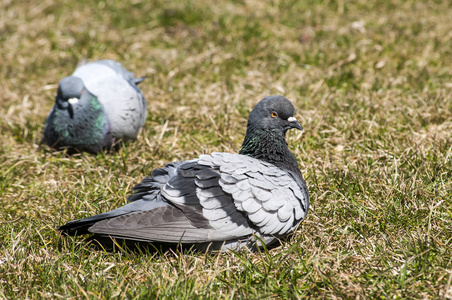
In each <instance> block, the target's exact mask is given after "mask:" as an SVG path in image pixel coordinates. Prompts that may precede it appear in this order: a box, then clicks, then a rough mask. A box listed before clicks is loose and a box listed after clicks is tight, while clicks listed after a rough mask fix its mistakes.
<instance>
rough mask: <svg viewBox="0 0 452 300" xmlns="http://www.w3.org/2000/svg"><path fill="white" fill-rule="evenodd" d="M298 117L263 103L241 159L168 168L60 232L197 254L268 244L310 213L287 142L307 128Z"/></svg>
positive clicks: (282, 104) (275, 101)
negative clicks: (124, 200) (123, 200)
mask: <svg viewBox="0 0 452 300" xmlns="http://www.w3.org/2000/svg"><path fill="white" fill-rule="evenodd" d="M293 115H294V107H293V105H292V103H291V102H290V101H289V100H288V99H286V98H284V97H282V96H268V97H265V98H264V99H262V100H261V101H260V102H259V103H258V104H257V105H256V107H255V108H254V109H253V111H252V112H251V113H250V116H249V119H248V125H247V131H246V136H245V140H244V142H243V145H242V149H241V150H240V154H233V153H218V152H217V153H212V154H211V155H201V156H200V157H199V158H198V159H194V160H189V161H181V162H174V163H170V164H167V165H166V166H164V167H163V168H161V169H156V170H154V171H153V172H152V177H147V178H144V179H143V181H142V182H141V183H139V184H137V185H136V186H135V187H134V188H133V190H135V192H136V193H135V194H133V195H132V196H130V197H129V200H130V201H131V203H129V204H127V205H125V206H123V207H120V208H118V209H115V210H112V211H109V212H106V213H102V214H99V215H96V216H93V217H88V218H85V219H80V220H75V221H70V222H68V223H66V224H65V225H63V226H61V227H59V228H58V230H60V231H62V232H63V233H66V234H68V235H74V234H79V235H80V234H86V233H94V234H95V236H94V238H98V239H102V238H104V240H105V237H107V238H108V239H109V238H110V237H112V238H115V239H120V240H125V241H138V242H151V243H153V244H165V243H169V244H182V245H184V246H186V245H188V246H192V247H194V248H195V249H198V250H207V249H209V250H218V249H221V250H227V249H234V250H237V249H240V248H242V247H244V246H246V247H248V248H250V249H253V250H254V249H256V247H259V246H260V245H261V241H262V242H263V243H265V244H267V245H268V244H271V243H272V242H275V241H276V240H277V239H279V238H282V237H284V236H286V235H287V234H288V233H290V232H292V231H294V230H295V229H296V228H297V227H298V225H299V224H300V223H301V221H302V220H303V219H304V218H305V216H306V214H307V212H308V208H309V194H308V190H307V187H306V184H305V181H304V179H303V176H302V174H301V172H300V169H299V168H298V163H297V160H296V158H295V156H294V155H293V154H292V153H291V152H290V151H289V148H288V146H287V143H286V138H285V135H286V132H287V130H289V129H291V128H296V129H299V130H302V127H301V125H300V124H299V123H298V122H297V120H296V119H295V118H294V116H293ZM256 237H258V238H259V239H256Z"/></svg>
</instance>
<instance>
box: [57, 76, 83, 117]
mask: <svg viewBox="0 0 452 300" xmlns="http://www.w3.org/2000/svg"><path fill="white" fill-rule="evenodd" d="M83 88H84V84H83V81H82V80H81V79H80V78H78V77H75V76H68V77H66V78H63V79H62V80H61V81H60V83H59V84H58V93H57V98H56V103H57V105H58V108H60V109H66V108H68V107H69V106H71V105H75V104H76V103H78V101H79V100H80V97H81V96H82V93H83Z"/></svg>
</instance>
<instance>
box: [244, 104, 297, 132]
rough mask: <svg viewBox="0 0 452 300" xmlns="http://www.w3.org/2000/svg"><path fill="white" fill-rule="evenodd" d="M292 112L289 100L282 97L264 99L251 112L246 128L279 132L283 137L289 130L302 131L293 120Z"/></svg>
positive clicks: (292, 108)
mask: <svg viewBox="0 0 452 300" xmlns="http://www.w3.org/2000/svg"><path fill="white" fill-rule="evenodd" d="M294 112H295V109H294V107H293V105H292V103H291V102H290V100H289V99H287V98H285V97H283V96H268V97H265V98H264V99H262V100H261V101H259V103H258V104H257V105H256V107H255V108H254V109H253V110H252V111H251V113H250V116H249V118H248V128H249V127H251V129H253V128H256V127H257V128H258V129H261V130H269V131H274V132H280V133H282V134H283V135H285V133H286V132H287V130H289V129H291V128H296V129H299V130H303V127H302V126H301V125H300V123H298V122H297V119H295V118H294V116H293V115H294Z"/></svg>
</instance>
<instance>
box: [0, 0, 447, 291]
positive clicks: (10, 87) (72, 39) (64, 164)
mask: <svg viewBox="0 0 452 300" xmlns="http://www.w3.org/2000/svg"><path fill="white" fill-rule="evenodd" d="M149 2H152V4H150V3H147V1H141V0H138V1H133V3H132V4H126V3H124V1H116V0H107V1H102V2H97V1H67V0H63V1H56V0H45V1H38V2H33V3H34V4H33V5H30V3H31V2H29V1H21V0H17V1H8V0H6V1H2V2H1V3H0V43H1V45H2V46H1V47H0V58H1V63H0V78H1V79H0V90H1V97H0V116H1V117H0V132H1V142H0V207H1V208H0V298H4V299H15V298H17V299H26V298H64V299H80V298H90V299H97V298H101V299H110V298H119V299H122V298H127V299H134V298H155V297H158V298H161V299H174V298H177V299H184V298H185V299H197V298H218V299H230V298H243V299H257V298H325V299H336V298H351V299H366V298H367V299H373V298H380V299H397V298H399V299H400V298H406V299H413V298H419V299H425V298H449V299H451V298H452V282H451V280H452V247H451V238H452V237H451V235H452V200H451V198H452V157H451V155H452V99H451V92H452V76H451V75H452V22H451V21H450V16H451V15H452V4H451V2H450V1H403V0H391V1H388V0H380V1H364V0H359V1H353V2H351V1H339V0H338V1H334V0H331V1H294V0H281V1H278V0H275V1H258V0H250V1H241V0H238V1H227V2H226V1H207V0H201V1H188V2H187V1H149ZM84 58H87V59H89V60H95V59H101V58H110V59H115V60H118V61H120V62H121V63H123V65H124V66H125V67H127V68H128V69H130V70H132V71H133V72H134V73H135V74H136V75H137V76H143V75H146V76H148V79H147V80H146V81H145V82H143V83H142V84H141V86H140V87H141V89H142V91H143V93H144V95H145V96H146V98H147V101H148V104H149V109H148V119H147V122H146V127H145V128H144V130H143V131H142V133H141V134H140V136H139V138H138V140H137V141H136V142H135V143H134V144H132V145H130V146H129V147H127V148H126V149H124V151H120V152H117V153H114V154H111V155H104V154H99V155H97V156H92V155H87V154H82V155H77V156H75V157H66V156H65V155H64V153H52V152H50V151H49V150H48V149H47V148H45V147H40V146H39V140H40V137H41V133H42V130H43V126H44V121H45V118H46V116H47V114H48V112H49V111H50V109H51V107H52V105H53V102H54V95H55V93H56V84H57V83H58V81H59V80H60V79H61V78H62V77H64V76H67V75H69V74H70V73H71V72H72V70H73V69H74V67H75V65H76V64H77V63H78V62H79V61H80V60H82V59H84ZM269 94H282V95H285V96H286V97H288V98H289V99H291V100H292V101H293V102H294V104H295V106H296V117H297V118H298V119H299V121H300V123H301V124H302V125H303V127H304V129H305V131H304V132H303V133H302V134H301V133H291V134H290V135H289V146H290V148H291V150H292V151H293V152H294V153H295V155H296V157H297V158H298V160H299V165H300V168H301V169H302V172H303V174H304V176H305V178H306V181H307V183H308V186H309V191H310V194H311V201H312V209H311V211H310V212H309V215H308V217H307V219H306V221H305V222H304V223H303V224H302V225H301V226H300V228H299V229H298V230H297V232H296V234H295V235H294V236H293V238H292V239H291V240H290V241H289V242H288V243H286V244H284V245H283V246H282V247H280V248H277V249H273V250H271V251H268V252H266V251H264V252H262V253H254V254H253V253H247V252H240V253H229V254H216V253H211V254H186V255H179V254H174V255H165V256H161V257H157V256H153V255H151V254H149V253H148V254H142V255H138V254H130V253H125V252H120V253H107V252H103V251H94V250H93V249H92V248H91V247H90V246H89V245H85V244H84V243H83V239H81V238H63V237H61V236H60V235H59V234H58V232H57V231H56V230H55V228H56V227H57V226H58V225H61V224H62V223H64V222H65V221H67V220H71V219H74V218H80V217H84V216H88V215H92V214H95V213H99V212H102V211H105V210H109V209H112V208H115V207H118V206H119V205H123V204H125V203H126V197H127V196H128V195H130V188H131V187H132V186H133V185H134V184H135V183H137V182H139V181H140V180H141V179H142V178H143V177H145V176H146V175H148V174H149V173H150V171H151V170H152V169H154V168H157V167H160V166H162V165H163V164H164V163H165V162H169V161H175V160H185V159H190V158H193V157H195V156H197V155H199V154H200V153H210V152H213V151H226V152H236V151H238V149H239V147H240V144H241V142H242V139H243V137H244V134H245V126H246V118H247V116H248V113H249V111H250V109H251V108H252V107H253V106H254V104H255V103H257V101H258V100H260V99H261V98H262V97H263V96H265V95H269Z"/></svg>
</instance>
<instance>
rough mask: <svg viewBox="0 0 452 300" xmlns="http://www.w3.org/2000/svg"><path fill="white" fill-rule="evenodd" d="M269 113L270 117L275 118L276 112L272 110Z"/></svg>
mask: <svg viewBox="0 0 452 300" xmlns="http://www.w3.org/2000/svg"><path fill="white" fill-rule="evenodd" d="M270 115H271V116H272V118H276V117H277V116H278V114H277V113H276V112H274V111H272V112H271V114H270Z"/></svg>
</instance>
